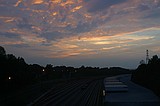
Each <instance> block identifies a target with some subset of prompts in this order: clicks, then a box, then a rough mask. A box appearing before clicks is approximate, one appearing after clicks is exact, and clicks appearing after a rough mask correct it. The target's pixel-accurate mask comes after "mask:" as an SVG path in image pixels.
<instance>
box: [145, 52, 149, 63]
mask: <svg viewBox="0 0 160 106" xmlns="http://www.w3.org/2000/svg"><path fill="white" fill-rule="evenodd" d="M148 61H149V51H148V50H146V64H148Z"/></svg>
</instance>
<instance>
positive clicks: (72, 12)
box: [0, 0, 160, 68]
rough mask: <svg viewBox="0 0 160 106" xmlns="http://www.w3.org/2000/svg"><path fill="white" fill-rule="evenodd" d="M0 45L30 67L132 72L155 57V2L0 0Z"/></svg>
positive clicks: (158, 43) (159, 23)
mask: <svg viewBox="0 0 160 106" xmlns="http://www.w3.org/2000/svg"><path fill="white" fill-rule="evenodd" d="M0 45H1V46H3V47H4V48H5V49H6V51H7V53H9V54H10V53H12V54H14V55H16V56H20V57H23V58H24V59H25V60H26V62H27V63H29V64H34V63H35V64H40V65H43V66H45V65H46V64H53V65H54V66H57V65H66V66H74V67H80V66H82V65H84V66H95V67H113V66H116V67H118V66H119V67H124V68H136V67H137V66H138V65H139V62H140V60H145V58H146V50H147V49H148V50H149V56H150V57H152V56H153V55H155V54H157V55H158V56H160V0H0Z"/></svg>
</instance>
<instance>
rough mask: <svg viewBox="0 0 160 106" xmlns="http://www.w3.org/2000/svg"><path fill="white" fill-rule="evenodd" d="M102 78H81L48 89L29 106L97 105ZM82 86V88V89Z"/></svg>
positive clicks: (99, 98)
mask: <svg viewBox="0 0 160 106" xmlns="http://www.w3.org/2000/svg"><path fill="white" fill-rule="evenodd" d="M102 81H103V79H82V80H77V81H73V82H70V83H66V84H63V85H61V86H58V87H55V88H53V89H52V90H50V91H49V92H48V93H47V94H45V95H44V96H43V97H41V98H39V100H37V101H35V102H34V103H33V104H31V106H75V105H79V106H84V105H85V106H98V105H99V104H100V102H101V101H102V100H101V99H102V98H101V96H102V95H101V94H102ZM82 88H83V89H82Z"/></svg>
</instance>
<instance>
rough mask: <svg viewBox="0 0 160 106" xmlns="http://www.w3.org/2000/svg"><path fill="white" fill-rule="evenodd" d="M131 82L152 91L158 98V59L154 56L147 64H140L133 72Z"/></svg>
mask: <svg viewBox="0 0 160 106" xmlns="http://www.w3.org/2000/svg"><path fill="white" fill-rule="evenodd" d="M131 80H132V81H133V82H135V83H138V84H140V85H143V86H145V87H147V88H149V89H151V90H153V91H154V92H155V93H156V94H157V95H158V96H160V58H158V56H157V55H154V56H153V57H152V58H151V59H150V60H149V62H148V64H145V63H141V64H140V65H139V66H138V68H137V69H136V71H135V72H133V74H132V78H131Z"/></svg>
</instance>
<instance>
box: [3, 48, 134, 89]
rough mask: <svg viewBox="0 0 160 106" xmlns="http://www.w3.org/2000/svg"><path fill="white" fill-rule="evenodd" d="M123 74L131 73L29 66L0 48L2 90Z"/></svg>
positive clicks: (115, 68)
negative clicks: (56, 81)
mask: <svg viewBox="0 0 160 106" xmlns="http://www.w3.org/2000/svg"><path fill="white" fill-rule="evenodd" d="M123 73H131V72H130V71H128V69H123V68H120V67H111V68H108V67H107V68H99V67H85V66H81V67H79V68H74V67H66V66H55V67H53V65H52V64H47V65H46V66H45V67H44V66H40V65H38V64H27V63H26V62H25V60H24V59H23V58H22V57H18V58H17V57H16V56H14V55H13V54H6V51H5V49H4V47H2V46H0V83H1V85H2V86H1V89H5V90H6V89H8V88H9V89H10V88H11V87H12V88H19V87H23V86H27V85H29V84H34V83H38V82H41V81H48V80H54V79H65V80H68V79H72V78H79V77H89V76H111V75H118V74H123Z"/></svg>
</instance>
